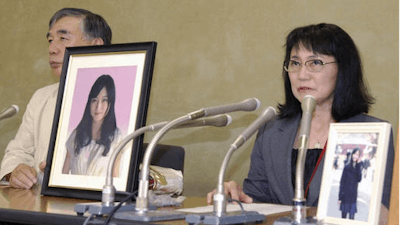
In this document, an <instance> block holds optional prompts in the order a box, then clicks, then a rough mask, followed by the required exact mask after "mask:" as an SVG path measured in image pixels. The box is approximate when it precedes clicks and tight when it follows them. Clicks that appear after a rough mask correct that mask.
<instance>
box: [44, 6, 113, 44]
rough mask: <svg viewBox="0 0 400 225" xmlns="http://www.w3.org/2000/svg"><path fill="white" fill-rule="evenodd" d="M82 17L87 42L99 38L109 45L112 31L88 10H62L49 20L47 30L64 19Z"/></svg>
mask: <svg viewBox="0 0 400 225" xmlns="http://www.w3.org/2000/svg"><path fill="white" fill-rule="evenodd" d="M66 16H73V17H82V18H83V21H82V22H83V28H82V32H83V33H84V35H85V37H86V39H87V40H93V39H95V38H101V39H102V40H103V42H104V44H105V45H109V44H111V38H112V31H111V28H110V26H108V24H107V22H106V21H105V20H104V18H103V17H102V16H100V15H97V14H94V13H92V12H90V11H89V10H85V9H78V8H63V9H60V10H59V11H57V12H56V13H55V14H54V15H53V16H52V17H51V19H50V22H49V29H51V27H53V25H54V23H55V22H57V21H58V20H60V19H62V18H64V17H66Z"/></svg>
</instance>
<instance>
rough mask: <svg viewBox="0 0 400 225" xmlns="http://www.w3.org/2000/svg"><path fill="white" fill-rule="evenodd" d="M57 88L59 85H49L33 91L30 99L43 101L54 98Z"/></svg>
mask: <svg viewBox="0 0 400 225" xmlns="http://www.w3.org/2000/svg"><path fill="white" fill-rule="evenodd" d="M58 86H59V83H55V84H51V85H48V86H45V87H42V88H39V89H38V90H36V91H35V93H34V94H33V96H32V99H36V100H40V101H41V100H44V99H47V98H50V97H56V96H57V94H58Z"/></svg>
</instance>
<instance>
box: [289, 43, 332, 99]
mask: <svg viewBox="0 0 400 225" xmlns="http://www.w3.org/2000/svg"><path fill="white" fill-rule="evenodd" d="M290 60H293V61H295V62H296V63H297V64H300V65H301V68H300V70H299V71H296V72H289V79H290V83H291V86H292V92H293V95H294V96H295V97H296V98H297V100H299V101H300V102H301V101H302V100H303V98H304V96H306V95H312V96H314V98H315V99H316V101H317V105H324V104H329V106H331V105H332V101H333V93H334V90H335V86H336V78H337V73H338V68H337V64H336V63H331V62H335V61H336V59H335V58H334V57H333V56H328V55H319V54H315V53H314V52H312V51H309V50H307V49H306V48H304V46H303V45H300V47H299V48H298V49H297V48H293V49H292V51H291V53H290ZM310 60H312V62H311V63H320V62H323V63H330V64H326V65H324V66H323V68H322V70H321V71H319V72H312V71H310V70H309V69H308V68H307V67H306V66H305V64H304V63H305V62H307V61H310ZM313 60H320V61H313Z"/></svg>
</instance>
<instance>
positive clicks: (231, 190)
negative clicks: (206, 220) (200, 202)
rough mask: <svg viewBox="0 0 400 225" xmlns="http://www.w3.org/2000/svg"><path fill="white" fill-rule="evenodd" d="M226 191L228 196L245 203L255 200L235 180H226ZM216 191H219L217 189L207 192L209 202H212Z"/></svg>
mask: <svg viewBox="0 0 400 225" xmlns="http://www.w3.org/2000/svg"><path fill="white" fill-rule="evenodd" d="M224 191H225V194H226V195H227V197H228V198H229V197H230V198H231V199H234V200H238V201H241V202H244V203H252V202H253V199H252V198H251V197H250V196H248V195H246V194H245V193H244V192H243V190H242V188H241V187H240V186H239V185H238V184H237V183H236V182H235V181H229V182H224ZM215 193H217V190H216V189H214V190H213V191H212V192H210V193H208V194H207V204H209V205H211V204H212V201H213V196H214V194H215Z"/></svg>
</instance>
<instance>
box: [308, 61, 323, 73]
mask: <svg viewBox="0 0 400 225" xmlns="http://www.w3.org/2000/svg"><path fill="white" fill-rule="evenodd" d="M305 64H306V67H307V68H308V69H309V70H310V71H311V72H319V71H321V70H322V68H323V67H324V62H322V61H321V60H311V61H307V62H306V63H305Z"/></svg>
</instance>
